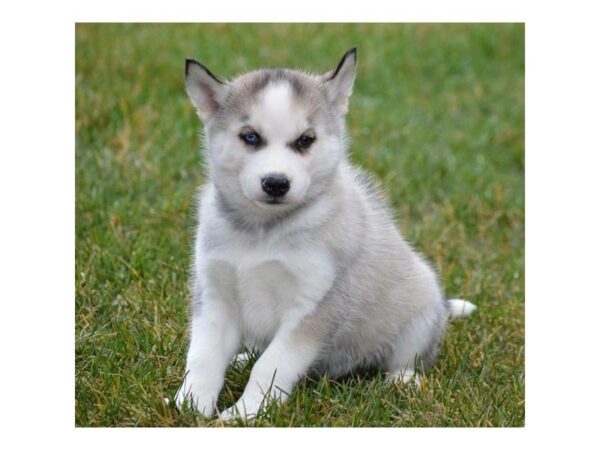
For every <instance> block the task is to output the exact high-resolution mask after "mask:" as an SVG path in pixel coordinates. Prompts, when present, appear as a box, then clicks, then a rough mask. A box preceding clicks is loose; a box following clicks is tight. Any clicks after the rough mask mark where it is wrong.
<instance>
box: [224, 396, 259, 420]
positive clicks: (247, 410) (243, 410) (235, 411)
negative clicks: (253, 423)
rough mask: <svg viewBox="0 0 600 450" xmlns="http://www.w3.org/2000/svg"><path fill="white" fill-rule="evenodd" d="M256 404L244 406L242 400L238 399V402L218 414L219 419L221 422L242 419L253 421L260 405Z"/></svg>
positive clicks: (250, 403)
mask: <svg viewBox="0 0 600 450" xmlns="http://www.w3.org/2000/svg"><path fill="white" fill-rule="evenodd" d="M255 403H256V402H249V404H246V403H245V402H244V400H242V399H240V400H238V402H237V403H236V404H235V405H233V406H231V407H230V408H227V409H226V410H225V411H223V412H221V414H219V419H222V420H234V419H237V418H240V419H243V420H251V419H254V418H255V417H256V415H257V414H258V411H259V410H260V406H261V404H260V403H256V404H255Z"/></svg>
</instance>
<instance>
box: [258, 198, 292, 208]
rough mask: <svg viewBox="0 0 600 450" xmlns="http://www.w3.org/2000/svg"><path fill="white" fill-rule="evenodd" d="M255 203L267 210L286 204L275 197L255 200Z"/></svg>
mask: <svg viewBox="0 0 600 450" xmlns="http://www.w3.org/2000/svg"><path fill="white" fill-rule="evenodd" d="M255 203H256V204H257V205H258V206H260V207H263V208H269V209H271V208H272V207H277V206H283V205H286V204H287V203H286V202H285V201H283V200H282V199H280V198H277V197H269V198H267V199H265V200H255Z"/></svg>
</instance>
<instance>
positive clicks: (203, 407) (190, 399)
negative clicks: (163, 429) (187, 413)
mask: <svg viewBox="0 0 600 450" xmlns="http://www.w3.org/2000/svg"><path fill="white" fill-rule="evenodd" d="M215 402H216V396H215V395H214V394H213V393H212V392H210V391H208V390H206V389H202V388H201V387H199V385H198V384H192V383H187V382H185V381H184V382H183V384H182V385H181V387H180V388H179V390H178V391H177V394H176V396H175V405H176V406H177V409H178V410H179V411H181V410H182V408H183V406H184V404H187V405H188V407H189V408H191V409H193V410H194V411H197V412H199V413H200V414H202V415H204V416H206V417H210V416H212V415H213V412H214V410H215Z"/></svg>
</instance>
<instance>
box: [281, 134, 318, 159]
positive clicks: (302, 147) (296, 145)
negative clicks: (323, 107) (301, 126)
mask: <svg viewBox="0 0 600 450" xmlns="http://www.w3.org/2000/svg"><path fill="white" fill-rule="evenodd" d="M316 140H317V136H316V135H315V132H314V131H313V130H312V129H310V128H309V129H308V130H306V131H305V132H304V133H302V134H301V135H300V136H299V137H298V138H297V139H296V140H295V141H293V142H290V143H289V144H288V146H289V147H290V148H292V149H294V150H295V151H297V152H298V153H300V154H304V153H306V152H307V151H308V149H309V148H310V147H311V146H312V145H313V144H314V142H315V141H316Z"/></svg>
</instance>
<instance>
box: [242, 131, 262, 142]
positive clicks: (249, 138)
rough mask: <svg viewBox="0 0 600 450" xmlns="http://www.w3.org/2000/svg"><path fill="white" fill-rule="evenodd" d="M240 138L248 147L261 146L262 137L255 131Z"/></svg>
mask: <svg viewBox="0 0 600 450" xmlns="http://www.w3.org/2000/svg"><path fill="white" fill-rule="evenodd" d="M240 138H241V139H242V141H244V144H246V145H252V146H257V145H258V144H260V135H259V134H258V133H256V132H254V131H253V132H250V133H246V134H242V135H240Z"/></svg>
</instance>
